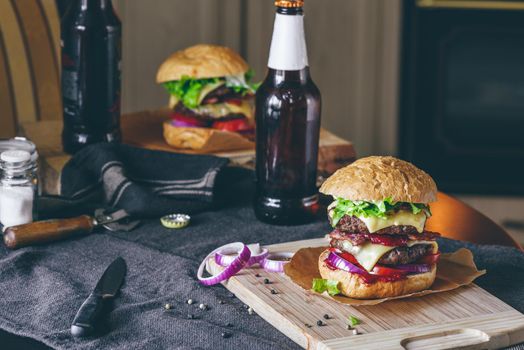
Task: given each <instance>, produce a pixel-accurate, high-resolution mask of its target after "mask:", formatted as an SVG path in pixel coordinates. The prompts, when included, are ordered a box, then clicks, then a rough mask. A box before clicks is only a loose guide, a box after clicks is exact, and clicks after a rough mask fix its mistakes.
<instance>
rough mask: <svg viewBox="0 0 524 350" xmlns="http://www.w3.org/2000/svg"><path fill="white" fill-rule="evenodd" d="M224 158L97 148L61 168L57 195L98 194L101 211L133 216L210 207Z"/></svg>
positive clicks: (110, 146) (106, 146) (102, 145)
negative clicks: (101, 198)
mask: <svg viewBox="0 0 524 350" xmlns="http://www.w3.org/2000/svg"><path fill="white" fill-rule="evenodd" d="M227 163H228V160H227V159H225V158H219V157H215V156H205V155H186V154H179V153H171V152H161V151H151V150H146V149H142V148H136V147H131V146H127V145H123V144H108V143H100V144H95V145H91V146H89V147H86V148H85V149H83V150H81V151H80V152H78V153H77V154H75V155H74V156H73V158H72V159H71V160H70V161H69V162H68V163H67V164H66V165H65V167H64V169H63V170H62V174H61V180H60V181H61V194H62V195H63V196H65V197H68V198H70V199H75V200H81V199H82V198H86V199H87V198H94V197H97V196H96V195H93V194H94V193H100V192H103V196H102V197H103V198H104V202H105V203H104V205H105V207H109V208H114V209H125V210H126V211H127V212H128V213H129V214H131V215H132V216H134V217H141V218H145V217H158V216H161V215H165V214H168V213H172V212H184V213H188V214H191V213H195V212H200V211H203V210H206V209H208V208H210V206H211V205H212V203H213V199H214V185H215V179H216V176H217V174H218V173H219V171H220V170H221V169H222V168H224V166H225V165H226V164H227Z"/></svg>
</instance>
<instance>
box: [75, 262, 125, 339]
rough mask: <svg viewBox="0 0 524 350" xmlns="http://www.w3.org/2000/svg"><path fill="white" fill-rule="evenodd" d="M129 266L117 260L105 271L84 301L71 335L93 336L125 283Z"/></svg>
mask: <svg viewBox="0 0 524 350" xmlns="http://www.w3.org/2000/svg"><path fill="white" fill-rule="evenodd" d="M126 272H127V266H126V262H125V260H124V259H122V258H121V257H118V258H116V259H115V260H114V261H113V262H112V263H111V264H110V265H109V266H108V267H107V269H106V270H105V271H104V274H103V275H102V277H100V280H98V283H97V284H96V287H95V289H94V290H93V292H91V294H90V295H89V297H88V298H87V299H86V300H85V301H84V303H83V304H82V306H80V309H79V310H78V312H77V313H76V316H75V318H74V320H73V324H72V325H71V334H72V335H73V336H75V337H85V336H88V335H91V334H93V332H94V330H95V327H96V324H97V323H98V322H97V321H98V320H99V319H100V317H101V316H102V313H103V312H102V311H103V310H104V306H105V304H106V303H107V301H108V300H110V299H112V298H114V297H115V296H116V294H117V293H118V291H119V290H120V286H121V285H122V283H123V282H124V277H125V275H126Z"/></svg>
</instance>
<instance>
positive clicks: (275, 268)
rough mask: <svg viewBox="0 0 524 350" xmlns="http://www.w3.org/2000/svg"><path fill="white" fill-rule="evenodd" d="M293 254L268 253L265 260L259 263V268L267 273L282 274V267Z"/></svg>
mask: <svg viewBox="0 0 524 350" xmlns="http://www.w3.org/2000/svg"><path fill="white" fill-rule="evenodd" d="M293 255H295V253H289V252H283V253H270V254H268V256H267V258H265V259H264V260H262V261H261V262H260V266H262V268H263V269H264V270H266V271H268V272H284V265H285V264H287V263H288V262H289V261H288V259H291V258H292V257H293ZM282 259H285V260H282Z"/></svg>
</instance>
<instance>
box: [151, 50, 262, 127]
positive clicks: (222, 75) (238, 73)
mask: <svg viewBox="0 0 524 350" xmlns="http://www.w3.org/2000/svg"><path fill="white" fill-rule="evenodd" d="M251 77H252V71H251V70H250V69H249V66H248V65H247V63H246V62H245V61H244V60H243V59H242V57H240V56H239V55H238V54H237V53H236V52H234V51H233V50H231V49H229V48H227V47H223V46H215V45H203V44H201V45H195V46H192V47H189V48H187V49H185V50H181V51H177V52H175V53H174V54H172V55H171V56H169V57H168V58H167V59H166V60H165V61H164V62H163V63H162V65H161V66H160V68H159V69H158V73H157V78H156V80H157V82H158V83H160V84H162V85H163V86H164V87H165V88H166V90H167V91H168V92H169V94H170V95H171V97H170V103H169V105H170V108H172V109H173V112H172V125H173V126H179V127H207V128H215V129H220V130H226V131H236V132H245V131H249V130H252V129H253V103H252V100H253V96H254V92H255V90H256V87H257V86H256V84H252V83H250V79H251Z"/></svg>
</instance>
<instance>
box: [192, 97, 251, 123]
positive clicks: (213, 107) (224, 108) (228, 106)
mask: <svg viewBox="0 0 524 350" xmlns="http://www.w3.org/2000/svg"><path fill="white" fill-rule="evenodd" d="M193 111H195V112H197V113H200V114H206V115H209V116H210V117H212V118H220V117H224V116H226V115H228V114H231V113H233V114H236V113H238V114H243V115H245V116H246V117H247V118H248V119H252V118H253V105H252V104H251V102H250V101H246V100H242V102H241V103H240V104H239V105H237V104H233V103H227V102H224V103H216V104H208V105H201V106H199V107H197V108H193Z"/></svg>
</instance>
